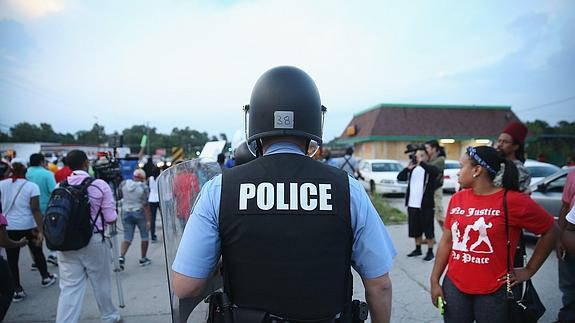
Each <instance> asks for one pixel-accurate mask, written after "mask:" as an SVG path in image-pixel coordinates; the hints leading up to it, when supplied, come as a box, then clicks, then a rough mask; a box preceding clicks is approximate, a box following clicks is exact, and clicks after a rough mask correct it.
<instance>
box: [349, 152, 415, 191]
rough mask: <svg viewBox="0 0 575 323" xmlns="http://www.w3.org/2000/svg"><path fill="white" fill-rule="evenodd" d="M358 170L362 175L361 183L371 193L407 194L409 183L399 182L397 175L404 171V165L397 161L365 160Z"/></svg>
mask: <svg viewBox="0 0 575 323" xmlns="http://www.w3.org/2000/svg"><path fill="white" fill-rule="evenodd" d="M358 169H359V173H360V174H361V177H360V179H359V181H360V182H361V183H362V184H363V187H364V188H365V189H366V190H368V191H369V192H371V193H377V194H390V193H402V194H405V191H406V190H407V182H401V181H398V180H397V174H399V172H401V170H403V165H401V163H400V162H398V161H397V160H390V159H364V160H362V161H361V162H360V163H359V166H358Z"/></svg>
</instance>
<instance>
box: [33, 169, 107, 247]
mask: <svg viewBox="0 0 575 323" xmlns="http://www.w3.org/2000/svg"><path fill="white" fill-rule="evenodd" d="M93 181H94V179H93V178H91V177H88V178H86V179H84V180H83V181H82V183H81V184H80V185H70V184H68V181H63V182H62V183H60V186H59V187H57V188H56V189H54V191H52V195H51V196H50V200H49V201H48V208H47V209H46V213H45V214H44V221H43V222H44V223H43V224H44V238H45V239H46V246H47V247H48V249H51V250H60V251H68V250H78V249H81V248H83V247H85V246H86V245H88V243H89V242H90V239H91V238H92V233H93V231H94V227H95V226H94V224H95V222H96V220H97V218H98V217H99V216H101V214H100V211H98V215H97V216H96V219H95V220H94V221H93V222H92V216H91V215H90V199H89V198H88V187H89V186H90V185H91V184H92V182H93ZM103 234H104V232H102V239H104V235H103Z"/></svg>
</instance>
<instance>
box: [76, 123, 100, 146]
mask: <svg viewBox="0 0 575 323" xmlns="http://www.w3.org/2000/svg"><path fill="white" fill-rule="evenodd" d="M76 136H77V137H78V143H79V144H88V145H99V144H102V143H105V142H106V141H107V139H108V138H107V136H106V131H105V129H104V126H100V125H99V124H97V123H94V125H93V126H92V129H91V130H89V131H85V130H81V131H78V132H76Z"/></svg>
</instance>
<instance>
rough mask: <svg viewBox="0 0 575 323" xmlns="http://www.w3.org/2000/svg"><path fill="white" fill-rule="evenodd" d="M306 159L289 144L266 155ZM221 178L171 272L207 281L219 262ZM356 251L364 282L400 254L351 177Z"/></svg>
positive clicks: (198, 207)
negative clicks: (294, 155)
mask: <svg viewBox="0 0 575 323" xmlns="http://www.w3.org/2000/svg"><path fill="white" fill-rule="evenodd" d="M278 153H292V154H300V155H303V153H302V152H301V149H300V148H299V146H297V145H295V144H291V143H287V142H282V143H276V144H273V145H272V146H271V147H270V148H269V149H268V151H267V152H266V155H271V154H278ZM221 191H222V176H221V175H218V176H216V177H214V178H213V179H212V180H210V181H208V182H207V183H206V184H205V185H204V186H203V187H202V190H201V192H200V195H199V197H198V200H197V201H196V204H195V205H194V209H193V211H192V215H191V216H190V218H189V219H188V223H187V224H186V228H185V229H184V234H183V236H182V239H181V241H180V246H179V247H178V251H177V253H176V259H175V260H174V263H173V264H172V270H174V271H175V272H178V273H180V274H182V275H185V276H188V277H194V278H207V277H208V276H209V274H210V273H211V272H212V270H213V268H214V266H215V265H216V263H217V261H218V260H219V258H220V236H219V228H218V225H219V211H220V197H221ZM349 193H350V211H351V226H352V228H353V237H354V238H353V247H352V254H351V264H352V266H353V268H354V269H355V270H356V271H357V272H358V273H359V274H360V275H361V276H362V277H364V278H368V279H372V278H376V277H379V276H381V275H384V274H386V273H388V272H389V271H390V270H391V266H392V265H393V258H394V257H395V255H396V254H397V253H396V251H395V247H394V246H393V242H392V241H391V238H390V236H389V234H388V232H387V229H386V228H385V225H384V224H383V222H382V221H381V219H380V217H379V215H378V214H377V211H376V210H375V208H374V207H373V205H372V204H371V201H370V200H369V197H368V196H367V193H366V192H365V189H364V188H363V186H362V185H361V184H360V183H359V182H358V181H357V180H355V179H354V178H352V177H349Z"/></svg>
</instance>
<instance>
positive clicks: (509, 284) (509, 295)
mask: <svg viewBox="0 0 575 323" xmlns="http://www.w3.org/2000/svg"><path fill="white" fill-rule="evenodd" d="M503 214H505V236H506V237H507V244H506V245H507V257H506V260H507V274H506V283H507V298H508V299H514V297H513V291H512V290H511V240H510V239H509V215H508V210H507V189H505V191H504V192H503Z"/></svg>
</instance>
